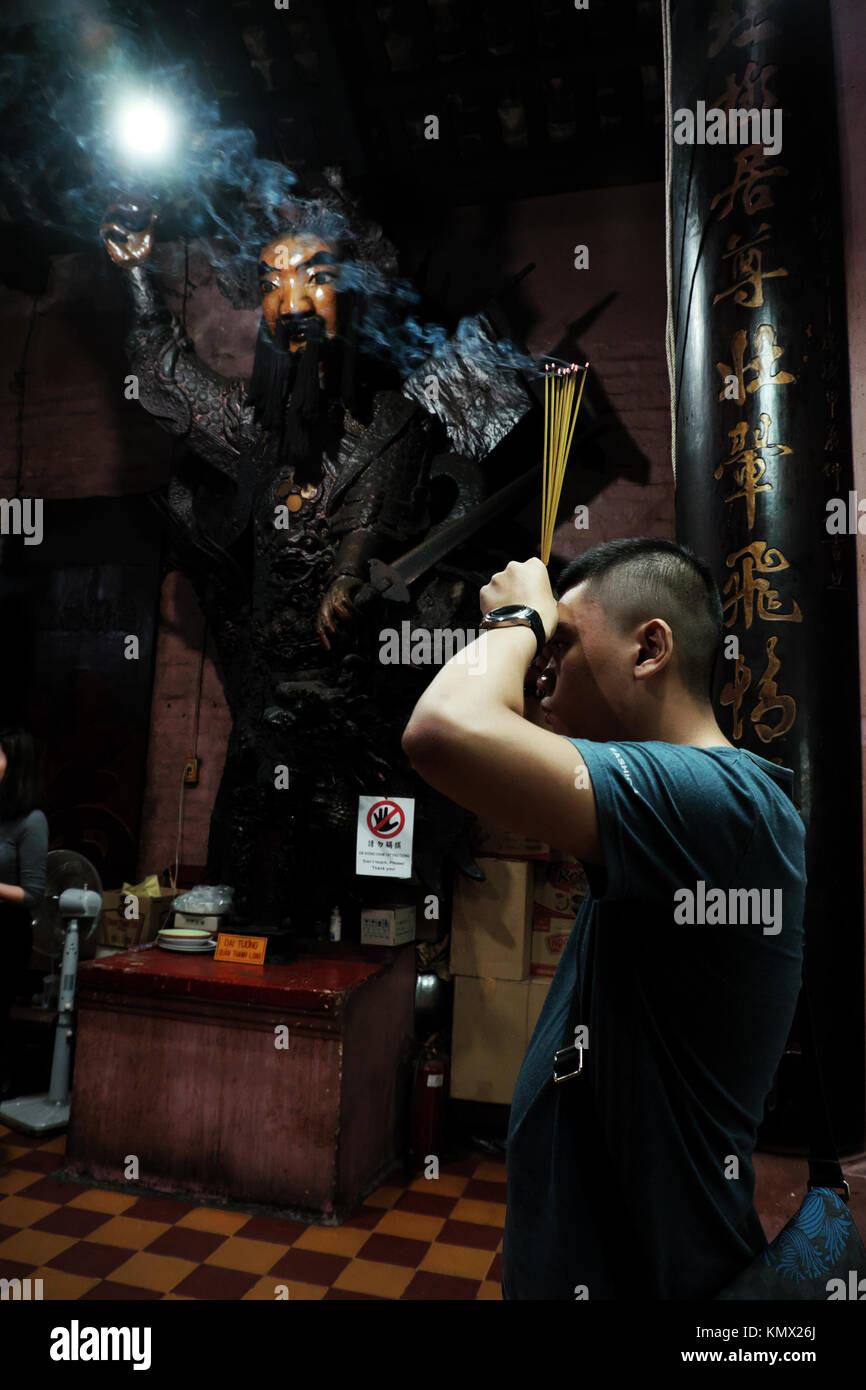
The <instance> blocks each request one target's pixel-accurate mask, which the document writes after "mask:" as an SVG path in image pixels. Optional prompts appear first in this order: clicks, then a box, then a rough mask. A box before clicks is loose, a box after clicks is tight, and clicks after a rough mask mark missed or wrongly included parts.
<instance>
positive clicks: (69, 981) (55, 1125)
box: [0, 849, 102, 1134]
mask: <svg viewBox="0 0 866 1390" xmlns="http://www.w3.org/2000/svg"><path fill="white" fill-rule="evenodd" d="M101 907H102V883H101V881H100V878H99V874H98V873H97V871H96V869H95V868H94V867H93V865H92V864H91V863H90V860H89V859H85V858H84V855H83V854H78V853H76V851H75V850H71V849H55V850H52V851H51V853H50V854H49V855H48V856H47V858H46V861H45V894H44V896H43V898H42V900H41V902H40V903H39V905H38V906H37V907H36V909H35V911H34V914H33V946H34V949H35V950H36V951H37V952H38V953H39V954H41V955H44V956H48V957H49V959H51V960H52V961H54V960H56V959H57V958H58V956H61V955H62V964H61V967H60V987H59V993H58V1000H57V1028H56V1031H55V1034H54V1055H53V1058H52V1062H51V1080H50V1083H49V1088H48V1091H47V1093H46V1094H43V1095H36V1096H19V1097H18V1098H17V1099H16V1100H9V1101H6V1103H5V1104H4V1105H0V1121H2V1122H3V1123H4V1124H8V1125H10V1126H11V1127H12V1128H13V1129H20V1130H23V1131H24V1132H25V1133H27V1134H47V1133H49V1132H50V1131H51V1130H54V1129H64V1128H65V1127H66V1125H67V1124H68V1123H69V1067H70V1055H71V1047H72V1036H73V1032H74V1028H73V1015H74V1011H75V983H76V976H77V971H78V958H79V955H82V956H85V957H87V956H92V955H93V954H94V952H95V950H96V931H97V927H98V925H99V913H100V909H101Z"/></svg>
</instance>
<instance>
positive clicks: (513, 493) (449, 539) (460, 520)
mask: <svg viewBox="0 0 866 1390" xmlns="http://www.w3.org/2000/svg"><path fill="white" fill-rule="evenodd" d="M538 472H539V467H538V465H536V466H535V467H533V468H528V469H527V470H526V472H525V473H521V474H520V476H519V477H517V478H515V479H514V480H513V482H510V483H507V484H506V485H505V487H503V488H500V489H499V491H498V492H494V494H493V496H492V497H487V498H485V500H484V501H483V502H479V503H478V505H477V507H473V508H472V510H471V511H470V512H467V513H466V515H465V516H458V517H456V518H455V520H454V521H448V522H446V523H445V525H444V526H442V528H441V530H439V531H435V532H434V533H433V535H431V536H427V537H425V539H424V540H423V541H421V542H420V543H419V544H418V545H416V546H413V547H412V549H411V550H407V551H406V553H405V555H401V556H400V558H399V559H398V560H393V561H392V562H391V563H390V564H388V565H385V564H381V562H380V564H379V567H378V574H377V578H376V579H374V580H373V582H372V583H369V584H367V583H365V585H364V587H363V588H362V589H359V590H358V591H357V592H356V593H355V594H353V595H352V600H351V601H352V604H353V606H354V607H355V608H357V609H359V610H360V609H362V608H364V607H366V605H367V604H368V603H370V602H371V601H372V599H374V598H375V597H376V596H377V595H378V594H385V596H387V593H388V589H389V588H391V587H392V586H393V587H395V588H397V589H398V591H399V590H400V587H401V585H402V586H405V585H408V584H411V583H412V581H413V580H415V579H420V577H421V575H422V574H426V572H427V570H429V569H430V568H431V567H432V566H433V565H435V564H436V561H437V560H441V559H442V557H443V556H445V555H447V554H448V553H449V551H451V550H453V549H454V548H455V546H457V545H460V544H461V542H462V541H465V540H468V539H469V537H470V536H474V535H475V533H476V531H479V530H480V529H481V527H482V526H485V525H486V524H487V522H488V521H492V520H493V518H494V517H497V516H499V515H500V513H502V512H504V511H506V510H507V509H508V508H509V507H515V506H518V505H520V504H522V503H523V502H525V501H526V500H527V498H529V497H530V496H531V495H532V493H533V492H534V491H535V490H536V489H537V486H538ZM373 563H375V562H371V565H372V564H373ZM394 597H396V595H394ZM406 597H407V598H408V594H406Z"/></svg>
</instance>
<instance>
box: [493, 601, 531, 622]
mask: <svg viewBox="0 0 866 1390" xmlns="http://www.w3.org/2000/svg"><path fill="white" fill-rule="evenodd" d="M531 611H532V610H531V609H530V608H527V607H526V604H525V603H506V604H505V605H504V606H503V607H502V608H494V609H492V611H491V612H490V613H488V615H487V616H488V617H489V618H528V617H529V615H530V613H531Z"/></svg>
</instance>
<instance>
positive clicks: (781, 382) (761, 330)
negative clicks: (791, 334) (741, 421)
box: [716, 323, 797, 405]
mask: <svg viewBox="0 0 866 1390" xmlns="http://www.w3.org/2000/svg"><path fill="white" fill-rule="evenodd" d="M748 341H749V340H748V336H747V334H746V330H745V329H744V328H739V329H738V330H737V332H736V333H735V334H734V336H733V338H732V339H731V359H732V360H731V362H730V364H728V363H726V362H717V363H716V371H717V372H719V374H720V375H721V378H722V382H723V385H722V389H721V391H720V392H719V400H720V401H727V400H733V401H736V402H737V404H738V405H744V404H745V400H746V392H747V391H748V392H749V393H750V394H753V393H754V392H755V391H758V390H759V389H760V388H761V387H762V386H789V385H790V384H791V382H792V381H796V380H797V378H796V377H795V376H793V375H792V374H791V372H782V371H774V370H773V368H774V366H775V364H776V362H777V361H778V360H779V358H780V357H781V356H782V353H783V352H784V351H785V349H784V348H783V347H779V346H778V345H777V343H776V330H775V328H774V327H773V325H772V324H771V323H762V324H759V326H758V327H757V328H756V330H755V336H754V339H753V341H754V345H755V356H754V357H753V358H752V360H751V362H744V360H743V359H744V358H745V355H746V346H747V343H748ZM746 372H754V374H755V378H754V380H753V381H750V382H749V384H748V386H746V384H745V374H746ZM729 377H735V378H736V382H737V394H736V396H729V395H728V378H729Z"/></svg>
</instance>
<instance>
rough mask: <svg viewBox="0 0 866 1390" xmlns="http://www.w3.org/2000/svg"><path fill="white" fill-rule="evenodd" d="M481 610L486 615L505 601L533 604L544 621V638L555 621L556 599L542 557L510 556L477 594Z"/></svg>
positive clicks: (530, 605) (529, 606)
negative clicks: (478, 594)
mask: <svg viewBox="0 0 866 1390" xmlns="http://www.w3.org/2000/svg"><path fill="white" fill-rule="evenodd" d="M480 602H481V612H482V614H483V615H484V616H485V617H486V616H487V614H488V613H489V612H490V610H491V609H492V608H502V607H504V605H505V604H508V603H523V604H526V606H527V607H528V608H534V609H535V611H536V613H537V614H538V615H539V617H540V618H541V621H542V622H543V623H544V635H545V637H546V638H547V640H548V642H549V641H550V639H551V637H552V636H553V634H554V632H555V631H556V625H557V622H558V618H557V612H556V599H555V598H554V597H553V590H552V589H551V587H550V576H549V575H548V573H547V566H546V565H545V564H544V562H543V561H542V560H539V559H535V558H533V559H532V560H511V561H510V562H509V564H508V565H506V567H505V569H504V570H501V571H500V572H499V574H494V576H493V578H492V579H491V581H490V583H489V584H485V585H484V588H483V589H482V590H481V594H480Z"/></svg>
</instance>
